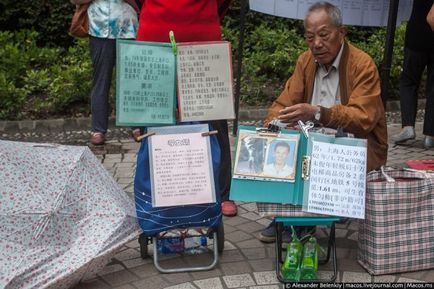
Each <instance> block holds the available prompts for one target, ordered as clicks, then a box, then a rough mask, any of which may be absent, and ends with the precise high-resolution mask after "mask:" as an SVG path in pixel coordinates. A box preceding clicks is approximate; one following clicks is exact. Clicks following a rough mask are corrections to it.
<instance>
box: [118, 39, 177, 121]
mask: <svg viewBox="0 0 434 289" xmlns="http://www.w3.org/2000/svg"><path fill="white" fill-rule="evenodd" d="M116 49H117V55H116V57H117V58H116V125H118V126H155V125H171V124H175V122H176V117H175V110H176V101H175V100H176V74H175V73H176V61H175V58H176V57H175V55H174V54H173V51H172V47H171V46H170V45H169V44H166V43H154V42H142V41H134V40H117V41H116Z"/></svg>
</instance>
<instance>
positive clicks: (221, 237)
mask: <svg viewBox="0 0 434 289" xmlns="http://www.w3.org/2000/svg"><path fill="white" fill-rule="evenodd" d="M214 241H217V250H218V252H219V253H223V249H224V248H225V227H224V225H223V222H221V223H220V225H219V226H218V227H217V240H214Z"/></svg>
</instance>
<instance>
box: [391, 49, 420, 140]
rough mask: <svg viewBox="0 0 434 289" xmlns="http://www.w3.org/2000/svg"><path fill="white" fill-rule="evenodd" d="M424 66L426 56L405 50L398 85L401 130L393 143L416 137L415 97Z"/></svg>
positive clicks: (394, 137)
mask: <svg viewBox="0 0 434 289" xmlns="http://www.w3.org/2000/svg"><path fill="white" fill-rule="evenodd" d="M426 65H427V56H426V53H425V52H418V51H413V50H411V49H408V48H405V50H404V63H403V69H402V73H401V79H400V84H399V95H400V104H401V120H402V130H401V131H400V133H398V134H397V135H394V136H393V137H392V139H393V141H394V142H395V143H402V142H405V141H407V140H410V139H414V138H415V137H416V134H415V129H414V124H415V121H416V113H417V99H418V97H417V96H418V90H419V84H420V80H421V77H422V73H423V71H424V69H425V66H426Z"/></svg>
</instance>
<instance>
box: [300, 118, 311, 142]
mask: <svg viewBox="0 0 434 289" xmlns="http://www.w3.org/2000/svg"><path fill="white" fill-rule="evenodd" d="M297 123H298V125H299V126H300V128H301V131H302V132H303V134H304V136H305V137H306V138H309V130H310V129H311V128H313V127H314V126H315V124H314V123H313V122H311V121H307V122H306V124H305V123H304V122H302V121H301V120H299V121H298V122H297Z"/></svg>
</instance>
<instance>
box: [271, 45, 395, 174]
mask: <svg viewBox="0 0 434 289" xmlns="http://www.w3.org/2000/svg"><path fill="white" fill-rule="evenodd" d="M316 68H317V63H316V62H315V60H314V57H313V55H312V53H311V51H310V50H309V51H306V52H304V53H303V54H301V55H300V57H299V58H298V60H297V64H296V67H295V70H294V73H293V74H292V76H291V78H289V80H288V81H287V82H286V85H285V88H284V90H283V92H282V93H281V94H280V96H279V97H278V98H277V99H276V101H274V103H273V104H272V106H271V108H270V110H269V111H268V115H267V118H266V120H265V124H266V125H267V124H268V123H269V122H270V121H271V120H272V119H273V118H275V117H277V116H278V114H279V110H281V109H283V108H285V107H288V106H291V105H294V104H297V103H310V102H311V100H312V93H313V87H314V81H315V72H316ZM339 87H340V97H341V104H338V105H334V106H332V107H330V108H325V107H321V118H320V122H321V123H322V125H323V126H325V127H330V128H338V127H342V128H343V129H344V130H345V131H347V132H350V133H353V134H354V135H355V137H357V138H366V139H367V140H368V171H371V170H374V169H378V168H380V167H381V166H382V165H384V164H386V160H387V148H388V145H387V125H386V117H385V113H384V107H383V103H382V100H381V96H380V91H381V90H380V77H379V75H378V70H377V67H376V65H375V63H374V61H373V60H372V58H371V57H370V56H369V55H368V54H366V53H365V52H363V51H361V50H360V49H357V48H356V47H354V46H352V45H351V44H348V43H346V42H345V44H344V49H343V51H342V58H341V61H340V64H339Z"/></svg>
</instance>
